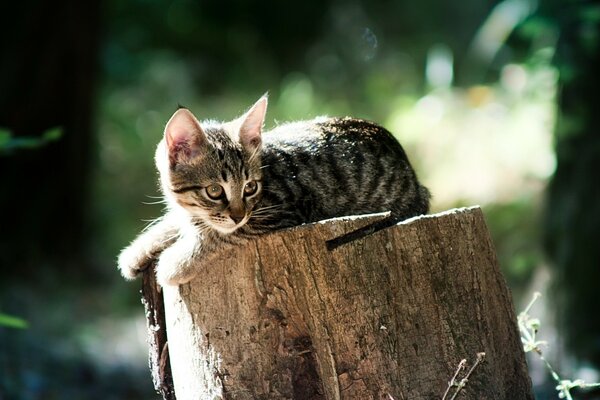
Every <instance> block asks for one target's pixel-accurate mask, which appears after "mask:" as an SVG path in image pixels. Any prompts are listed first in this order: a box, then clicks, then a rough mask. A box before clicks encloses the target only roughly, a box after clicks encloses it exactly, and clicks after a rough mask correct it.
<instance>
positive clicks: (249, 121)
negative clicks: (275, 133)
mask: <svg viewBox="0 0 600 400" xmlns="http://www.w3.org/2000/svg"><path fill="white" fill-rule="evenodd" d="M266 113H267V95H266V94H265V95H264V96H263V97H261V98H260V99H258V101H257V102H256V103H254V105H253V106H252V108H250V110H248V112H247V113H246V114H244V115H243V116H242V117H241V120H242V123H241V124H240V143H242V146H244V148H246V149H249V150H251V151H254V150H256V149H257V148H259V147H260V145H261V143H262V139H261V133H262V128H263V124H264V122H265V114H266Z"/></svg>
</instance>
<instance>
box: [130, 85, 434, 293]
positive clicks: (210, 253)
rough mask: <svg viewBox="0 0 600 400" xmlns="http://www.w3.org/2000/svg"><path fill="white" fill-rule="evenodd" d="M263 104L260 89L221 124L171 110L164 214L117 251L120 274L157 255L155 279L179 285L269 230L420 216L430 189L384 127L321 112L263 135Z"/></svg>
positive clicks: (161, 166) (161, 155)
mask: <svg viewBox="0 0 600 400" xmlns="http://www.w3.org/2000/svg"><path fill="white" fill-rule="evenodd" d="M266 110H267V98H266V96H263V97H262V98H261V99H259V100H258V101H257V102H256V103H255V104H254V105H253V106H252V108H250V110H249V111H248V112H247V113H245V114H244V115H243V116H241V117H239V118H238V119H235V120H233V121H230V122H227V123H217V122H214V121H205V122H202V123H200V122H198V120H197V119H196V118H195V117H194V115H193V114H192V113H191V112H190V111H189V110H187V109H183V108H182V109H179V110H178V111H177V112H175V114H174V115H173V116H172V117H171V119H170V120H169V122H168V123H167V125H166V128H165V133H164V138H163V140H161V142H160V143H159V144H158V148H157V150H156V157H155V161H156V166H157V168H158V171H159V174H160V183H161V187H162V191H163V194H164V196H165V199H166V202H167V204H168V211H167V213H166V214H165V215H164V216H163V217H162V218H160V219H159V220H157V221H155V223H153V224H152V225H151V226H150V227H149V228H148V229H147V230H146V231H145V232H143V233H142V234H141V235H140V236H139V237H138V238H137V239H135V240H134V241H133V243H132V244H131V245H130V246H129V247H127V248H125V249H124V250H123V251H122V253H121V255H120V256H119V262H118V263H119V269H120V270H121V273H122V274H123V276H124V277H125V278H128V279H132V278H134V277H135V276H137V275H138V274H139V273H140V272H141V271H142V270H143V269H144V268H146V267H147V265H148V263H149V262H150V261H151V260H152V259H155V258H158V264H157V269H156V274H157V280H158V282H159V283H160V284H161V285H178V284H181V283H185V282H187V281H189V280H190V279H192V278H193V277H194V276H195V274H196V272H197V271H198V270H200V269H202V268H203V267H209V268H210V264H211V262H213V260H214V259H215V256H216V255H217V254H219V253H220V252H222V251H224V250H225V249H227V248H228V247H230V246H237V245H240V244H242V243H243V242H244V241H245V240H247V239H249V238H252V237H255V236H256V235H260V234H264V233H266V232H271V231H275V230H278V229H283V228H288V227H292V226H297V225H301V224H304V223H308V222H315V221H319V220H323V219H327V218H332V217H340V216H346V215H356V214H367V213H375V212H382V211H391V215H392V216H393V219H394V221H398V220H401V219H405V218H408V217H412V216H415V215H420V214H424V213H427V211H428V209H429V197H430V195H429V191H428V190H427V189H426V188H425V187H424V186H422V185H421V184H420V183H419V181H418V180H417V177H416V174H415V172H414V170H413V169H412V167H411V165H410V163H409V161H408V158H407V157H406V154H405V153H404V150H403V149H402V147H401V146H400V144H399V143H398V142H397V141H396V139H394V137H393V136H392V135H391V134H390V133H389V132H388V131H386V130H385V129H384V128H382V127H380V126H378V125H375V124H373V123H371V122H367V121H364V120H359V119H353V118H331V119H326V118H321V119H315V120H312V121H302V122H294V123H289V124H285V125H282V126H279V127H277V128H275V129H273V130H272V131H270V132H265V133H262V126H263V123H264V118H265V113H266ZM388 225H391V224H388Z"/></svg>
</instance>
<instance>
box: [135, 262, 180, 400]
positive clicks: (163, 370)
mask: <svg viewBox="0 0 600 400" xmlns="http://www.w3.org/2000/svg"><path fill="white" fill-rule="evenodd" d="M142 279H143V281H142V304H143V305H144V311H145V313H146V325H147V328H148V347H149V357H148V364H149V365H150V372H151V373H152V382H153V384H154V389H155V390H156V391H157V392H158V393H160V394H161V395H162V397H163V399H164V400H175V389H174V388H173V376H172V374H171V365H170V360H169V349H168V346H167V330H166V326H165V305H164V301H163V296H162V290H161V288H160V286H159V285H158V283H157V282H156V275H155V274H154V265H151V266H150V267H148V268H147V269H146V271H145V272H144V274H143V278H142Z"/></svg>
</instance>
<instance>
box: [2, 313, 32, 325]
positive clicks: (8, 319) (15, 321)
mask: <svg viewBox="0 0 600 400" xmlns="http://www.w3.org/2000/svg"><path fill="white" fill-rule="evenodd" d="M0 326H7V327H9V328H16V329H27V328H29V324H28V323H27V321H25V320H24V319H21V318H18V317H13V316H12V315H8V314H2V313H0Z"/></svg>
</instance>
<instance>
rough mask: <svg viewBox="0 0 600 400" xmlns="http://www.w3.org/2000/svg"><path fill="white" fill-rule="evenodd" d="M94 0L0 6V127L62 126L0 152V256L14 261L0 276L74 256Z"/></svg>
mask: <svg viewBox="0 0 600 400" xmlns="http://www.w3.org/2000/svg"><path fill="white" fill-rule="evenodd" d="M99 4H100V3H99V2H98V1H96V0H92V1H76V0H70V1H59V2H51V1H33V2H6V3H5V4H3V6H2V11H1V12H0V30H1V34H0V41H1V42H0V43H1V47H0V48H1V53H2V55H1V63H0V127H2V128H8V129H9V130H10V131H12V132H13V133H14V135H16V136H17V137H23V136H31V137H39V136H40V135H41V134H42V133H43V132H44V131H46V130H48V129H49V128H53V127H57V126H59V127H62V128H63V130H64V136H63V137H62V138H61V139H60V140H59V141H57V142H54V143H51V144H48V145H47V146H44V147H42V148H39V149H33V150H25V149H24V150H19V151H15V152H13V153H12V154H4V155H0V174H1V183H0V209H1V210H2V218H1V222H0V226H1V228H0V265H18V266H19V268H10V269H8V268H7V269H3V276H4V277H6V276H7V275H8V274H11V273H13V274H27V273H32V272H35V273H39V270H38V267H37V264H38V262H39V261H40V260H44V264H48V263H49V262H50V263H53V264H54V265H57V266H59V267H61V268H65V267H68V266H69V265H76V264H77V262H78V260H77V256H78V252H79V251H80V249H81V247H82V246H81V243H82V240H83V239H84V238H85V235H86V224H85V222H86V220H85V216H86V215H85V211H86V210H87V209H88V207H89V203H88V187H89V170H90V168H89V167H90V164H91V163H90V161H91V160H90V156H91V153H90V146H91V141H92V105H93V95H94V88H95V85H96V79H97V64H98V60H97V54H98V38H99V20H100V7H99ZM57 260H61V262H60V264H59V263H57V262H56V261H57ZM65 260H72V261H73V262H72V263H69V262H65Z"/></svg>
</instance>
